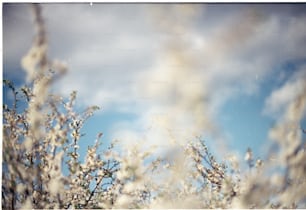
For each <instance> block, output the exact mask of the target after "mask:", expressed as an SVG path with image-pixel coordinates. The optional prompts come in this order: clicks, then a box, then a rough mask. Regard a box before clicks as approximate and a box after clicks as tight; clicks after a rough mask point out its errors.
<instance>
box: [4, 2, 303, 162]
mask: <svg viewBox="0 0 306 210" xmlns="http://www.w3.org/2000/svg"><path fill="white" fill-rule="evenodd" d="M42 8H43V15H44V17H45V21H46V27H47V31H48V41H49V43H50V45H49V57H50V58H51V59H59V60H63V61H65V62H66V63H67V65H68V67H69V71H68V73H67V74H66V75H65V76H64V77H63V78H62V79H61V80H60V81H58V82H57V83H56V85H54V87H53V90H54V91H56V92H58V93H60V94H62V95H64V96H68V95H69V93H70V92H71V91H73V90H77V91H78V100H77V102H78V106H79V108H80V109H82V108H84V107H86V106H89V105H98V106H100V107H101V108H102V109H101V110H100V111H99V112H97V113H96V115H94V116H93V117H92V118H91V119H90V120H89V121H88V122H87V124H86V125H85V127H84V129H83V132H85V133H86V136H85V137H84V140H83V141H82V142H81V145H82V146H84V147H81V148H86V145H87V144H92V143H93V142H94V140H95V137H96V134H97V133H98V132H101V131H102V132H103V133H104V139H105V140H106V141H107V142H109V141H110V140H112V139H118V140H120V142H121V143H122V144H123V145H128V144H130V143H131V142H139V141H141V142H145V144H146V145H160V146H165V145H167V144H168V143H167V142H168V141H171V140H169V131H170V133H171V135H172V136H174V138H175V139H176V140H177V141H178V142H179V143H184V141H185V140H186V139H188V138H191V137H192V135H202V136H204V138H207V139H208V141H209V142H208V143H209V144H211V145H215V147H217V148H218V147H219V145H220V144H223V145H226V146H228V147H229V148H228V149H229V150H230V151H233V152H237V153H240V155H241V157H243V153H244V152H245V151H246V149H247V147H251V148H252V149H253V150H254V151H255V156H257V157H263V156H265V153H266V152H267V146H266V145H269V144H270V143H271V141H270V140H269V136H268V133H269V129H270V128H271V127H272V126H273V125H274V124H275V122H277V121H278V120H281V116H282V113H283V112H284V110H285V109H286V107H287V106H288V104H289V103H290V101H291V100H292V99H293V98H294V96H295V95H296V94H298V92H299V91H301V90H302V89H301V87H300V86H301V85H300V83H301V79H303V77H304V76H305V71H306V67H305V64H306V60H305V58H306V57H305V55H306V46H305V45H306V26H305V22H306V5H305V4H187V5H183V4H95V3H94V4H93V5H92V6H91V5H90V4H87V3H86V4H85V3H84V4H59V3H58V4H43V7H42ZM33 34H34V33H33V26H32V23H31V13H30V10H29V7H28V5H27V4H4V5H3V77H4V78H7V79H11V80H12V81H14V82H15V83H16V84H20V83H22V82H24V81H25V73H24V71H23V70H22V67H21V65H20V60H21V58H22V56H23V55H24V54H25V53H26V52H27V50H28V49H29V47H30V46H31V41H32V40H33ZM302 81H303V80H302ZM4 96H5V95H4ZM7 100H8V98H6V97H4V101H7ZM303 119H304V120H303V122H302V123H301V126H303V127H306V124H305V112H304V118H303ZM220 142H221V143H220ZM216 145H217V146H216Z"/></svg>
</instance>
